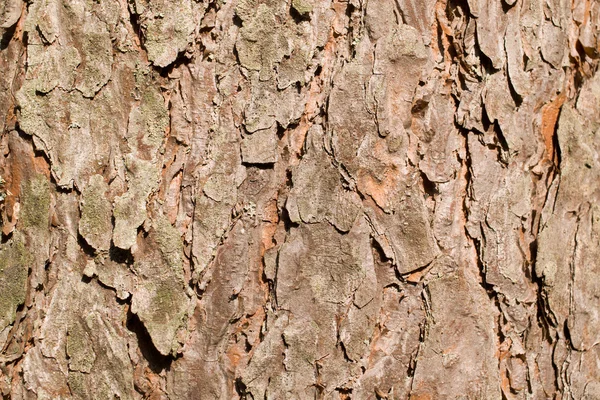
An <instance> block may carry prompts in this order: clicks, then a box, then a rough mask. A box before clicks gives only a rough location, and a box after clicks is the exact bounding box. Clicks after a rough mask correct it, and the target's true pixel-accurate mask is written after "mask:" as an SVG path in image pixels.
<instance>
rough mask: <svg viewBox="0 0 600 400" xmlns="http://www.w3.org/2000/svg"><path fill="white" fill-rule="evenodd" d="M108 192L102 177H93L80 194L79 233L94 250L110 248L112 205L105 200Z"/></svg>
mask: <svg viewBox="0 0 600 400" xmlns="http://www.w3.org/2000/svg"><path fill="white" fill-rule="evenodd" d="M108 190H109V189H108V184H107V183H106V182H105V180H104V177H102V175H94V176H92V177H91V178H90V181H89V184H88V186H87V187H86V188H85V189H84V190H83V192H82V200H81V204H80V209H81V219H80V221H79V233H80V234H81V236H83V238H84V239H85V240H86V242H87V243H88V244H89V245H90V246H92V247H94V248H95V249H96V250H108V249H109V248H110V240H111V231H112V221H111V217H112V205H111V203H110V201H109V200H108V199H107V198H106V194H107V192H108Z"/></svg>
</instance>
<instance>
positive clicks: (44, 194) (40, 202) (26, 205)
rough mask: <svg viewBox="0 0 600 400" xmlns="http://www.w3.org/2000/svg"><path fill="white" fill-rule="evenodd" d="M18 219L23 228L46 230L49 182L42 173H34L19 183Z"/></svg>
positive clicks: (48, 217)
mask: <svg viewBox="0 0 600 400" xmlns="http://www.w3.org/2000/svg"><path fill="white" fill-rule="evenodd" d="M20 219H21V221H22V223H23V225H22V226H23V229H25V230H27V229H31V230H32V231H33V232H35V231H42V232H43V231H46V230H47V229H48V224H49V223H50V182H49V181H48V179H47V178H46V177H45V176H44V175H42V174H35V175H33V176H32V178H31V179H30V180H27V181H24V182H22V184H21V212H20Z"/></svg>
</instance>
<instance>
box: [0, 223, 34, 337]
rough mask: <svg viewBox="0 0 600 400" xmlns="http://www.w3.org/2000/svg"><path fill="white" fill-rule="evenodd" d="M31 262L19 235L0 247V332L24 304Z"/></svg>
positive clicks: (15, 235)
mask: <svg viewBox="0 0 600 400" xmlns="http://www.w3.org/2000/svg"><path fill="white" fill-rule="evenodd" d="M31 260H32V257H31V254H30V253H29V251H28V250H27V248H26V244H25V241H24V239H23V237H22V235H21V234H20V233H15V234H14V237H13V238H12V239H11V240H10V241H8V242H7V243H4V244H2V245H0V332H1V331H2V330H4V328H6V327H7V326H8V325H10V324H12V323H13V322H14V321H15V316H16V311H17V308H18V307H19V305H21V304H23V303H24V302H25V296H26V294H27V276H28V271H29V267H30V265H29V264H30V262H31Z"/></svg>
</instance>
